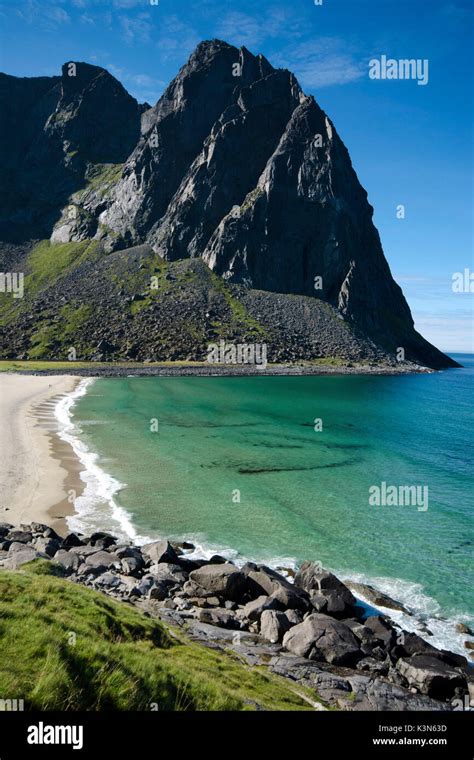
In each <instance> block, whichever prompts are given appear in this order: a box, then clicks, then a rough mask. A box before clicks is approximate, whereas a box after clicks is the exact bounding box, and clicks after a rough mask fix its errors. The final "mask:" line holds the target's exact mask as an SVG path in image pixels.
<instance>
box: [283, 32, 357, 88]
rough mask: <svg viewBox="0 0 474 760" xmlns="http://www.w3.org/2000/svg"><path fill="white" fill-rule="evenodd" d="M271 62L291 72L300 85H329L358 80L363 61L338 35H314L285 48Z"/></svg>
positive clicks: (308, 86) (314, 86) (310, 86)
mask: <svg viewBox="0 0 474 760" xmlns="http://www.w3.org/2000/svg"><path fill="white" fill-rule="evenodd" d="M273 61H274V62H275V63H276V64H277V65H279V66H281V67H284V68H288V69H290V70H291V71H293V72H294V73H295V74H296V76H297V78H298V80H299V82H300V84H301V85H302V87H307V88H316V87H329V86H330V85H335V84H347V83H348V82H355V81H356V80H358V79H361V78H362V77H363V76H364V75H365V73H366V66H365V63H364V62H363V61H362V60H360V59H358V58H357V57H356V56H355V54H354V53H353V52H352V51H351V50H348V49H346V46H345V44H344V43H343V41H342V40H339V39H337V38H319V39H318V38H316V39H315V40H310V41H305V42H299V43H296V44H293V45H289V46H288V47H286V48H285V49H284V50H283V51H282V52H281V53H279V54H278V55H276V56H273Z"/></svg>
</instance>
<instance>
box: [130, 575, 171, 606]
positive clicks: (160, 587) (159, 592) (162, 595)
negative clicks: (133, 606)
mask: <svg viewBox="0 0 474 760" xmlns="http://www.w3.org/2000/svg"><path fill="white" fill-rule="evenodd" d="M137 588H138V591H139V593H140V594H143V595H145V594H147V593H148V598H149V599H155V600H156V601H158V602H163V601H164V600H165V599H166V598H167V597H168V591H169V587H168V586H166V585H165V584H164V583H161V582H158V583H155V584H154V585H153V586H151V587H148V580H146V581H143V580H142V582H141V583H140V584H139V585H138V587H137Z"/></svg>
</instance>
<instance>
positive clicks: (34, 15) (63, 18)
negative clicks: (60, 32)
mask: <svg viewBox="0 0 474 760" xmlns="http://www.w3.org/2000/svg"><path fill="white" fill-rule="evenodd" d="M16 14H17V15H18V16H19V17H20V18H21V19H22V20H23V21H25V22H26V23H27V24H33V23H37V24H38V25H39V26H40V28H42V29H46V30H47V31H53V30H55V29H57V28H58V27H60V26H62V25H63V24H69V23H70V22H71V18H70V16H69V14H68V13H67V12H66V11H65V10H64V8H61V7H60V6H59V5H57V4H56V3H53V2H46V3H43V2H40V1H39V0H27V2H26V3H24V4H23V5H22V7H21V8H17V9H16Z"/></svg>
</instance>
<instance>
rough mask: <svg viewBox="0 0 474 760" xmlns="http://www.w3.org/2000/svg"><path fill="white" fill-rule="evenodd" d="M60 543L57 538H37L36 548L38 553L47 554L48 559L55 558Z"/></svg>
mask: <svg viewBox="0 0 474 760" xmlns="http://www.w3.org/2000/svg"><path fill="white" fill-rule="evenodd" d="M60 546H61V544H60V542H59V541H57V540H56V539H55V538H42V537H41V538H36V539H35V541H34V547H35V549H36V550H37V551H39V552H43V554H47V555H48V557H54V555H55V554H56V552H57V551H58V549H59V547H60Z"/></svg>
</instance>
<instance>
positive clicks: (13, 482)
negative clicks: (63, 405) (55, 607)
mask: <svg viewBox="0 0 474 760" xmlns="http://www.w3.org/2000/svg"><path fill="white" fill-rule="evenodd" d="M78 382H79V378H77V377H75V376H70V375H67V376H59V377H54V378H53V377H49V378H39V377H38V378H36V379H35V380H33V378H32V377H27V376H22V377H18V376H16V375H1V376H0V398H1V401H0V404H1V414H2V433H1V436H0V455H1V459H2V469H1V473H0V494H1V496H0V499H1V501H0V518H1V519H2V520H4V521H6V522H11V523H13V524H15V525H20V524H22V523H31V522H44V523H46V524H48V525H51V527H53V528H54V529H55V530H56V531H57V532H58V533H60V534H65V533H67V532H68V525H67V522H66V518H67V517H69V516H71V515H73V514H74V513H75V512H74V507H73V505H72V504H71V502H70V501H68V492H69V490H71V489H73V490H74V491H76V493H77V494H80V493H82V490H83V483H82V481H81V479H80V472H81V467H80V462H79V461H78V460H77V458H76V457H75V455H74V452H73V451H72V448H71V447H70V446H69V444H68V443H67V442H66V441H64V440H61V438H60V437H59V435H58V432H59V426H58V422H57V419H56V417H55V408H56V404H57V403H58V401H59V400H60V399H62V398H64V397H65V396H67V395H68V394H69V393H71V392H72V391H73V390H74V388H75V387H76V386H77V384H78Z"/></svg>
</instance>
